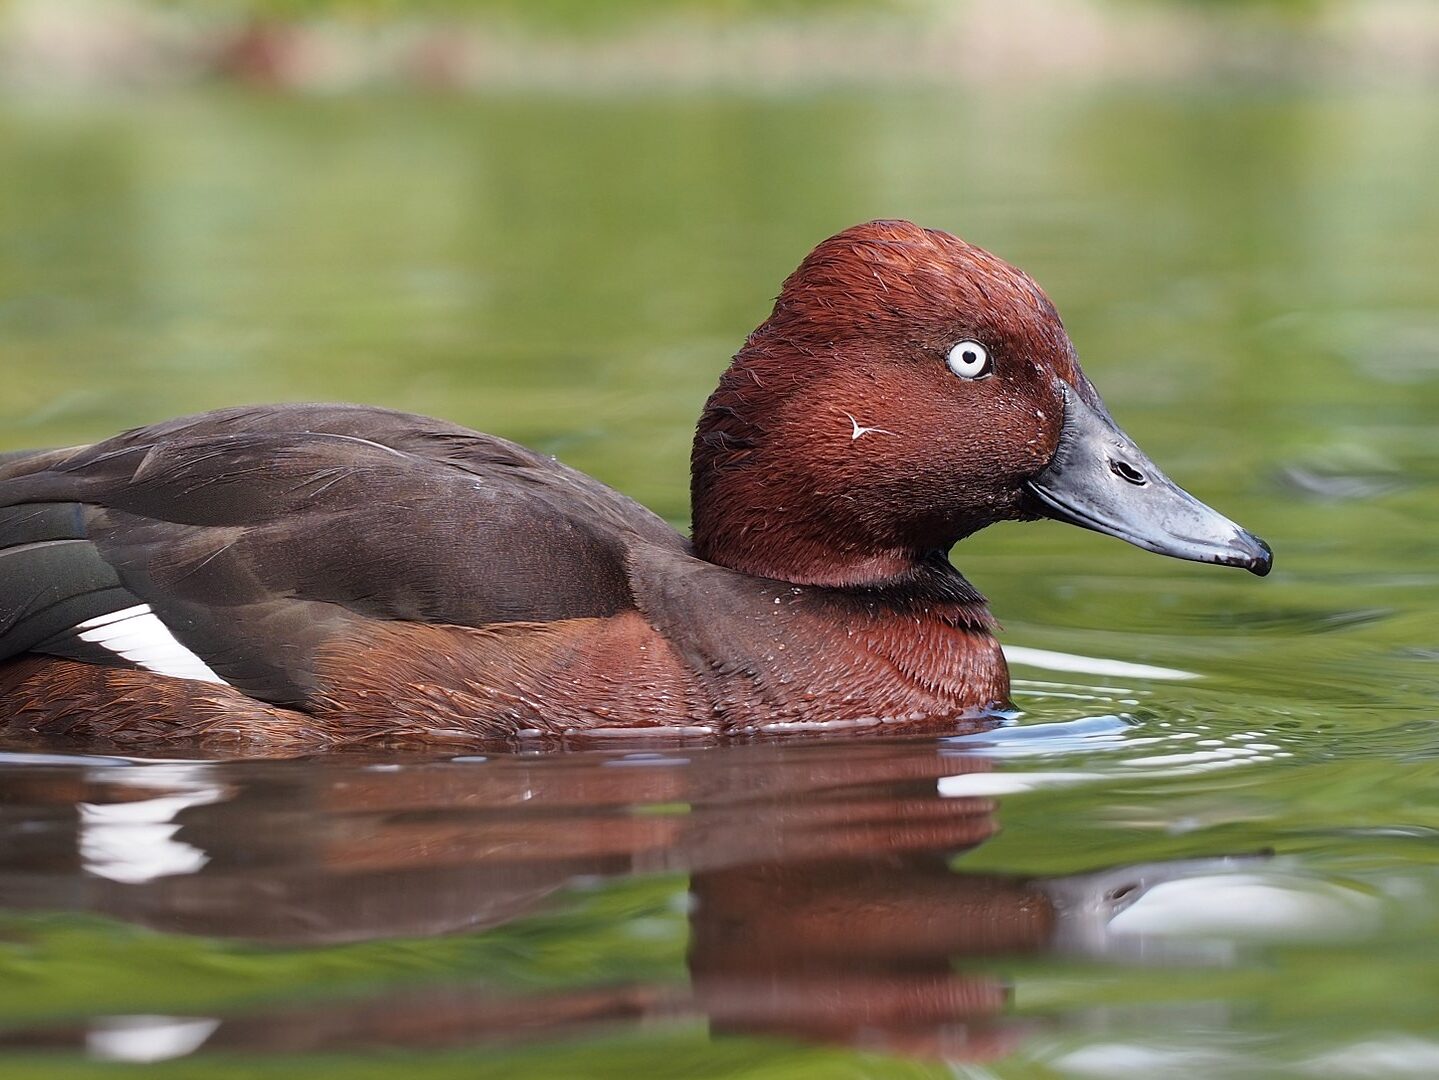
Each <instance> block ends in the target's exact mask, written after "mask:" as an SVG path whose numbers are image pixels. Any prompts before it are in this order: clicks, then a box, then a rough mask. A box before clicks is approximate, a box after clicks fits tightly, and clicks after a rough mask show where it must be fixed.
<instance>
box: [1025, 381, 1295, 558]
mask: <svg viewBox="0 0 1439 1080" xmlns="http://www.w3.org/2000/svg"><path fill="white" fill-rule="evenodd" d="M1029 489H1030V491H1031V493H1032V494H1033V495H1034V497H1035V499H1036V500H1037V502H1038V504H1039V507H1040V512H1041V513H1043V514H1044V515H1045V516H1046V517H1052V518H1055V519H1057V520H1059V521H1067V522H1069V523H1070V524H1071V525H1078V526H1080V527H1081V528H1085V529H1093V530H1094V531H1095V532H1101V533H1107V534H1108V535H1110V536H1117V537H1119V539H1121V540H1127V541H1129V543H1131V544H1133V545H1135V546H1136V547H1142V548H1144V549H1145V550H1146V551H1156V552H1158V553H1159V554H1161V555H1172V556H1173V557H1174V558H1176V559H1190V560H1192V561H1193V562H1208V563H1219V564H1220V565H1221V566H1240V567H1243V568H1244V569H1245V570H1248V571H1250V572H1251V573H1254V574H1259V575H1260V576H1261V577H1262V576H1263V575H1265V574H1267V573H1269V568H1270V566H1272V565H1273V562H1274V556H1273V555H1272V554H1271V553H1270V550H1269V545H1268V544H1266V543H1265V542H1264V541H1263V540H1261V539H1259V537H1257V536H1255V535H1254V534H1253V533H1251V532H1249V531H1247V530H1245V529H1241V528H1240V527H1239V526H1238V525H1236V524H1234V522H1232V521H1230V520H1229V519H1228V518H1227V517H1225V516H1224V515H1223V514H1221V513H1219V512H1218V511H1216V510H1214V509H1212V508H1211V507H1208V506H1206V505H1204V503H1202V502H1200V501H1199V500H1198V499H1196V498H1195V497H1194V496H1193V495H1191V494H1189V492H1187V491H1185V490H1184V489H1183V488H1181V487H1180V486H1179V485H1177V484H1176V483H1174V481H1172V480H1170V479H1169V477H1167V476H1165V475H1164V474H1163V473H1162V472H1160V471H1159V470H1158V469H1157V468H1156V467H1155V466H1154V463H1153V462H1152V461H1150V460H1149V458H1148V457H1146V456H1145V454H1144V452H1143V451H1142V450H1140V449H1139V447H1137V446H1135V445H1134V441H1133V440H1132V439H1130V437H1129V436H1128V435H1126V434H1124V432H1122V431H1120V430H1119V428H1118V427H1116V426H1115V424H1114V421H1113V420H1111V419H1110V418H1109V417H1108V416H1106V415H1104V413H1102V412H1101V411H1100V410H1099V409H1096V408H1094V407H1093V406H1092V405H1089V404H1088V403H1087V402H1085V401H1083V400H1081V399H1080V397H1079V395H1078V394H1076V393H1075V392H1074V390H1073V389H1072V388H1071V387H1068V386H1065V387H1064V427H1063V429H1062V430H1061V432H1060V436H1059V448H1058V449H1057V450H1056V451H1055V452H1054V457H1053V459H1052V460H1051V461H1050V463H1049V465H1048V467H1046V468H1045V470H1044V471H1043V472H1042V473H1040V474H1039V475H1038V476H1036V477H1035V478H1034V479H1033V480H1031V481H1030V482H1029Z"/></svg>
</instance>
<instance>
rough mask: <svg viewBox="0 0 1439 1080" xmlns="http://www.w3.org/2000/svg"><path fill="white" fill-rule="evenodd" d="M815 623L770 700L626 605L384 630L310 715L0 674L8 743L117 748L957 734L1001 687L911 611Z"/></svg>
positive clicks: (366, 641) (72, 664) (325, 663)
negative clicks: (555, 617) (701, 667)
mask: <svg viewBox="0 0 1439 1080" xmlns="http://www.w3.org/2000/svg"><path fill="white" fill-rule="evenodd" d="M796 623H798V625H796ZM808 623H809V625H804V621H803V620H795V621H791V622H790V625H789V626H788V627H787V628H786V631H785V633H784V635H783V636H784V638H785V640H777V641H776V648H775V650H774V652H773V653H772V654H771V657H770V658H767V660H766V662H765V664H764V667H765V675H766V683H767V685H771V686H774V687H778V688H782V692H781V693H779V694H776V695H774V697H773V700H769V701H766V700H763V699H762V698H760V697H759V696H758V695H756V694H755V693H754V692H753V681H752V679H751V676H750V675H749V674H748V673H746V672H733V673H730V674H729V675H728V676H727V677H726V678H723V679H720V680H718V681H716V680H715V678H714V677H713V674H711V677H710V678H703V677H701V676H700V674H699V673H697V672H695V671H693V670H691V669H690V668H688V667H687V666H686V665H685V663H684V662H683V660H681V658H680V657H679V655H678V654H677V652H676V650H675V649H674V648H673V647H672V646H671V645H670V643H669V642H668V641H666V640H665V638H664V637H662V636H661V635H660V634H659V633H657V632H656V631H655V630H654V629H653V628H652V627H650V626H649V625H648V624H647V623H646V622H645V621H644V619H643V618H642V617H641V616H640V615H638V614H637V613H633V612H629V613H626V614H623V615H618V616H614V617H611V618H608V619H573V620H566V621H563V622H555V623H510V624H503V625H498V626H493V627H488V628H485V629H471V628H468V627H455V626H426V625H421V624H410V623H381V622H377V623H375V624H373V626H372V627H371V628H370V629H369V630H368V631H367V632H366V633H364V634H362V635H358V636H356V637H354V638H350V639H347V640H344V641H341V642H337V643H336V644H335V646H334V647H333V649H332V650H331V651H330V652H329V653H328V654H327V655H325V656H324V657H323V658H322V660H321V664H320V672H321V677H322V687H321V689H320V691H319V692H318V693H317V694H316V695H315V697H314V698H313V700H312V701H311V702H310V703H309V705H308V707H307V709H306V710H305V711H303V712H301V711H298V710H291V709H281V708H274V707H270V706H266V705H264V704H262V703H260V702H256V701H254V700H253V699H251V698H249V697H247V696H245V695H244V694H242V693H240V692H239V691H236V690H232V689H230V688H228V687H223V686H216V685H213V684H208V683H199V682H192V681H189V680H185V679H172V678H168V677H166V676H163V675H154V674H151V673H149V672H145V671H130V670H125V669H119V668H107V667H99V666H95V665H91V664H84V663H79V662H77V661H72V660H62V659H56V658H52V657H45V656H27V657H24V658H22V659H20V660H17V661H12V662H10V663H8V664H3V665H0V722H3V723H4V724H5V727H4V729H3V730H5V731H6V732H7V733H9V734H12V735H15V734H43V735H64V736H67V737H71V738H79V739H86V740H96V741H101V742H105V743H108V744H112V745H120V746H123V745H154V744H156V743H160V742H169V741H175V742H184V743H190V744H196V745H201V746H208V747H212V748H241V747H246V746H249V747H266V748H270V749H286V748H293V749H296V750H300V749H317V748H327V747H336V746H343V745H351V746H354V745H384V746H395V745H403V744H407V743H408V744H422V745H430V746H434V745H443V744H446V743H449V744H454V745H457V746H467V745H475V744H477V743H484V742H489V741H509V740H513V739H515V738H517V737H523V736H525V735H536V736H566V735H581V736H582V735H586V734H591V735H593V734H595V733H596V732H604V731H607V730H608V731H614V730H622V729H643V728H665V729H671V730H673V729H676V728H680V729H686V728H688V729H702V730H703V731H704V732H706V733H713V734H715V735H732V734H736V733H752V732H758V731H761V730H765V729H768V730H785V728H786V727H788V726H792V725H830V726H833V725H836V723H837V724H838V726H840V727H844V726H846V724H849V726H853V727H855V728H856V729H857V730H863V729H865V728H870V727H873V728H882V730H886V731H893V730H897V729H901V730H902V729H906V728H907V729H914V728H916V727H920V726H934V725H936V724H938V725H941V726H949V725H950V724H951V723H952V722H954V721H955V720H956V718H957V717H959V716H961V715H963V714H966V713H973V712H975V711H976V710H977V709H978V708H980V707H983V706H986V705H990V704H994V703H996V702H999V701H1000V700H1002V699H1003V697H1004V695H1005V694H1006V693H1007V691H1008V678H1007V675H1006V672H1005V667H1004V660H1003V656H1002V654H1001V653H1000V652H999V646H998V644H997V643H996V642H995V641H994V639H993V638H992V637H990V636H989V635H988V634H987V633H986V632H985V631H983V630H976V629H972V628H969V627H962V626H953V625H950V624H948V623H946V622H943V621H940V620H937V619H931V620H928V621H924V620H917V619H915V618H913V617H908V616H906V617H896V618H892V619H883V620H876V621H875V622H874V623H873V624H871V625H860V626H859V627H857V628H854V627H852V628H851V631H850V632H849V633H846V634H845V635H844V636H843V637H842V638H841V639H840V640H832V638H833V633H834V630H833V627H828V626H825V625H822V624H819V623H818V621H817V620H815V619H813V618H810V619H808ZM747 690H748V692H747Z"/></svg>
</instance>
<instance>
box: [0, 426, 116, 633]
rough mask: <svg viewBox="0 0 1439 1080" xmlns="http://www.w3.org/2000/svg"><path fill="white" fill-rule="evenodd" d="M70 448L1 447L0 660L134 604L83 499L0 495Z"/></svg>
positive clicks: (50, 463) (74, 630)
mask: <svg viewBox="0 0 1439 1080" xmlns="http://www.w3.org/2000/svg"><path fill="white" fill-rule="evenodd" d="M73 452H74V450H73V449H69V450H12V451H6V452H4V453H0V660H4V659H6V658H7V657H11V656H15V655H17V654H19V653H23V652H28V651H30V650H31V649H34V648H36V647H37V646H46V645H49V644H50V643H51V642H52V641H54V640H55V639H56V638H57V637H60V638H65V639H67V640H68V638H70V637H73V636H75V633H76V631H77V630H78V629H81V628H83V626H85V625H86V624H87V621H88V620H94V619H96V618H97V617H104V616H107V615H109V614H110V613H112V612H115V611H119V610H124V609H126V608H128V607H132V606H134V605H136V604H138V603H139V601H138V600H136V599H135V598H134V596H133V594H131V593H130V592H128V591H127V590H126V589H125V588H124V587H123V586H122V585H121V584H120V579H119V576H118V575H117V574H116V572H115V570H114V569H113V568H112V567H111V566H110V565H109V564H108V563H106V562H105V560H104V559H102V558H101V557H100V553H99V552H98V551H97V550H96V549H95V546H94V545H93V544H91V543H90V541H89V538H88V537H87V535H86V531H85V522H84V508H83V506H82V505H81V504H80V503H76V502H13V501H11V500H9V499H7V498H6V497H5V495H6V492H5V488H6V486H7V485H6V483H5V482H6V481H8V480H20V478H22V477H29V476H33V475H34V474H36V473H41V472H44V471H45V470H46V469H47V468H49V467H51V466H53V465H54V464H55V463H56V462H57V461H60V460H63V459H64V458H65V457H67V456H68V455H69V454H71V453H73ZM20 483H21V484H22V485H23V484H24V483H25V481H24V480H20ZM47 651H56V652H63V653H66V654H70V653H72V652H73V650H70V649H54V650H47ZM79 658H81V659H85V658H87V657H79Z"/></svg>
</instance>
